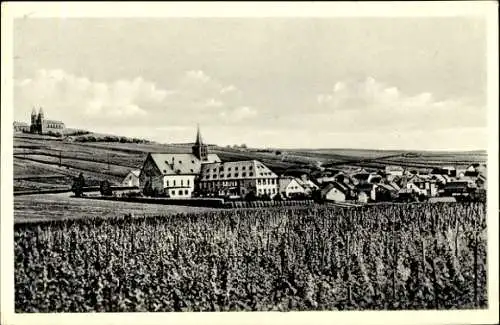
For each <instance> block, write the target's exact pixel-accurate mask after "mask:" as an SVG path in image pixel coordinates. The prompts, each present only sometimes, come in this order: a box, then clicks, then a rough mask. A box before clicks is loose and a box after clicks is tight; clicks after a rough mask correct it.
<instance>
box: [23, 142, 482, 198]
mask: <svg viewBox="0 0 500 325" xmlns="http://www.w3.org/2000/svg"><path fill="white" fill-rule="evenodd" d="M83 136H89V135H83ZM92 136H94V137H96V135H95V134H92ZM106 136H107V135H103V137H101V138H100V139H101V140H100V141H96V142H89V141H87V142H80V141H78V140H75V139H74V138H72V137H68V138H56V137H50V136H40V135H33V134H16V135H14V190H15V191H18V190H36V189H62V188H68V187H69V186H71V183H72V177H74V176H77V175H78V174H79V173H80V172H82V173H83V174H84V176H85V178H86V179H87V181H88V183H89V185H97V184H98V182H99V181H100V180H109V181H110V182H111V183H113V184H116V185H117V184H119V183H120V182H121V180H122V179H123V177H124V176H125V175H126V174H127V173H128V172H129V171H130V170H131V169H138V168H141V166H142V163H143V161H144V159H145V158H146V155H147V153H148V152H173V153H182V152H190V146H189V145H182V144H160V143H154V142H147V141H137V142H134V139H131V141H130V142H127V141H126V140H122V141H120V139H121V138H122V137H117V138H118V141H116V139H117V138H108V139H107V140H108V141H107V142H106V141H105V139H106V138H105V137H106ZM115 137H116V136H115ZM126 139H130V138H126ZM110 140H115V141H113V142H110ZM210 151H211V152H213V153H216V154H218V155H219V157H220V158H221V159H222V160H223V161H232V160H233V161H234V160H246V159H257V160H260V161H262V162H263V163H264V164H266V165H268V166H269V167H270V168H271V169H272V170H273V171H274V172H276V173H277V174H283V173H291V174H293V173H302V172H307V173H310V172H313V171H317V170H319V169H320V168H332V169H333V168H340V167H346V166H362V167H366V168H374V169H376V168H383V167H384V166H385V165H387V164H397V165H402V166H407V167H412V168H421V169H429V168H432V167H435V166H440V165H456V166H461V167H465V166H467V165H468V164H470V163H474V162H485V161H486V157H487V156H486V152H483V151H475V152H407V151H382V150H351V149H293V150H285V149H283V150H281V149H247V148H228V147H219V146H216V145H211V146H210Z"/></svg>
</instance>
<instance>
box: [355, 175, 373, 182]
mask: <svg viewBox="0 0 500 325" xmlns="http://www.w3.org/2000/svg"><path fill="white" fill-rule="evenodd" d="M352 177H354V178H356V179H358V180H360V181H366V180H368V178H369V177H370V174H369V173H358V174H354V175H353V176H352Z"/></svg>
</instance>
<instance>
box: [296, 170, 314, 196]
mask: <svg viewBox="0 0 500 325" xmlns="http://www.w3.org/2000/svg"><path fill="white" fill-rule="evenodd" d="M296 180H297V182H298V183H299V184H300V185H302V187H304V189H305V193H306V195H310V194H311V193H312V192H313V191H315V190H319V186H318V185H316V184H315V183H314V182H313V181H312V180H310V179H309V177H308V176H307V174H303V175H302V176H301V177H300V178H297V179H296Z"/></svg>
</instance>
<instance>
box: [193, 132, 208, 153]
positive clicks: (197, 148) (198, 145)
mask: <svg viewBox="0 0 500 325" xmlns="http://www.w3.org/2000/svg"><path fill="white" fill-rule="evenodd" d="M192 153H193V155H195V157H196V158H198V159H199V160H201V161H207V158H208V148H207V145H206V144H203V139H202V138H201V132H200V126H199V125H197V130H196V141H195V143H194V145H193V147H192Z"/></svg>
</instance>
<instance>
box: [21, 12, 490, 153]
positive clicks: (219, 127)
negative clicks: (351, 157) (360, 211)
mask: <svg viewBox="0 0 500 325" xmlns="http://www.w3.org/2000/svg"><path fill="white" fill-rule="evenodd" d="M14 56H15V60H14V79H15V87H14V107H15V109H14V118H15V119H16V120H22V121H28V119H29V114H30V112H31V108H32V107H33V106H34V105H35V106H42V107H43V108H44V110H45V112H46V116H47V117H48V118H51V119H58V120H63V121H64V122H65V123H66V125H67V126H68V127H75V128H86V129H90V130H95V131H98V132H106V133H113V134H119V135H127V136H135V137H145V138H149V139H152V140H156V141H160V142H188V141H189V142H190V141H192V140H193V138H194V132H195V129H196V124H197V123H199V124H200V126H201V128H202V133H203V135H204V138H205V139H206V141H207V142H210V143H217V144H220V145H226V144H235V143H236V144H240V143H246V144H247V145H249V146H260V147H267V146H270V147H316V148H318V147H323V148H324V147H331V148H339V147H343V148H378V149H393V148H402V149H430V150H435V149H463V150H474V149H485V148H486V147H487V118H486V115H487V114H486V113H487V112H486V88H487V84H486V72H487V69H486V63H487V62H486V25H485V23H484V21H482V20H480V19H476V18H361V17H360V18H238V19H231V18H219V19H215V18H155V19H138V18H113V19H111V18H107V19H102V18H86V19H85V18H67V19H55V18H28V19H16V20H15V22H14ZM457 135H459V136H457Z"/></svg>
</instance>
